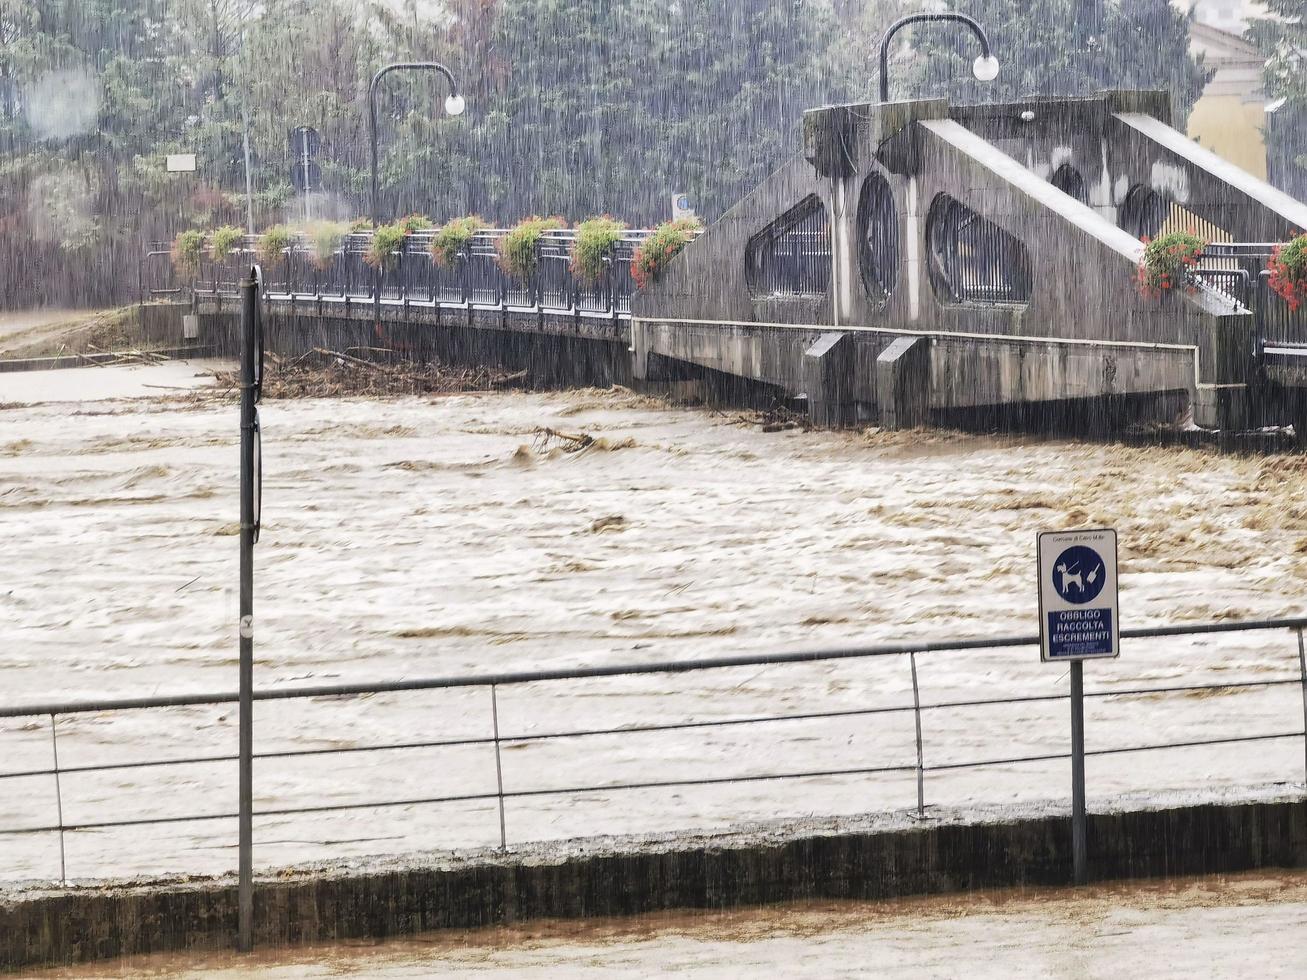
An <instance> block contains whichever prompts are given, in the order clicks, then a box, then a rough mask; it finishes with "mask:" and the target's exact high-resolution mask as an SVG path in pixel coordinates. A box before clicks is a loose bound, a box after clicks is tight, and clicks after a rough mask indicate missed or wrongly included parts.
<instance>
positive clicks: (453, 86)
mask: <svg viewBox="0 0 1307 980" xmlns="http://www.w3.org/2000/svg"><path fill="white" fill-rule="evenodd" d="M408 68H412V69H415V70H426V71H436V72H440V74H442V75H444V76H445V78H446V79H447V80H448V81H449V92H450V94H451V95H458V84H457V83H456V82H455V81H454V76H453V74H452V73H451V72H450V70H449V69H448V68H446V67H445V66H444V65H442V64H440V63H439V62H436V61H397V62H395V63H394V64H390V65H386V66H385V67H384V68H380V69H378V71H377V73H376V74H375V75H373V76H372V81H371V83H369V85H368V146H369V147H370V148H371V153H372V180H371V185H370V187H371V191H370V196H369V201H368V209H369V211H370V212H371V215H372V225H373V227H374V229H375V227H376V226H377V225H378V224H380V222H381V211H380V209H379V208H378V207H377V83H378V82H380V81H381V79H382V77H383V76H384V75H386V74H387V73H389V72H392V71H399V70H401V69H408ZM382 275H383V273H382V271H381V270H380V268H378V270H377V271H376V273H375V275H374V276H373V282H374V283H375V284H376V288H375V289H374V290H373V293H374V295H373V298H372V322H373V326H374V327H380V326H381V278H382Z"/></svg>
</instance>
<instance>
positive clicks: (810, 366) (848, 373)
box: [803, 333, 853, 429]
mask: <svg viewBox="0 0 1307 980" xmlns="http://www.w3.org/2000/svg"><path fill="white" fill-rule="evenodd" d="M803 390H804V391H805V392H806V393H807V395H808V418H809V420H810V421H811V422H812V424H813V425H814V426H817V427H818V428H825V429H835V428H839V427H840V426H842V425H847V424H848V423H849V422H851V421H852V420H853V341H852V340H850V339H849V337H848V335H847V334H843V333H824V334H822V335H821V336H820V337H819V338H818V339H817V342H816V343H815V344H813V345H812V346H811V347H809V348H808V349H807V350H806V351H804V352H803Z"/></svg>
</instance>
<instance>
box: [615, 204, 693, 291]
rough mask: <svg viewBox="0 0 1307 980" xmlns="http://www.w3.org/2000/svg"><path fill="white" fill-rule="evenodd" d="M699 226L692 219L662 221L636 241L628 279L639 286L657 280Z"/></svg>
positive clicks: (688, 242)
mask: <svg viewBox="0 0 1307 980" xmlns="http://www.w3.org/2000/svg"><path fill="white" fill-rule="evenodd" d="M701 227H702V225H700V224H699V222H698V221H697V220H696V219H694V218H681V219H680V220H678V221H665V222H663V223H662V224H661V225H659V226H658V227H657V228H655V229H654V230H653V233H652V234H651V235H650V236H649V237H648V238H646V239H645V240H644V241H643V242H641V243H640V247H639V248H637V249H636V250H635V254H634V255H633V256H631V278H632V279H634V280H635V284H636V285H637V286H639V287H640V288H641V289H644V287H645V286H647V285H649V283H651V282H653V281H654V280H655V279H657V278H658V277H659V276H660V275H661V274H662V271H663V269H665V268H666V267H667V263H668V262H670V261H672V259H674V258H676V256H677V255H679V254H680V252H681V249H683V248H685V246H686V245H688V244H690V242H692V241H694V236H695V235H697V234H698V233H699V229H700V228H701Z"/></svg>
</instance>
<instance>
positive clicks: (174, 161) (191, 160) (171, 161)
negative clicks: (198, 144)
mask: <svg viewBox="0 0 1307 980" xmlns="http://www.w3.org/2000/svg"><path fill="white" fill-rule="evenodd" d="M194 170H195V154H194V153H169V154H168V173H170V174H177V173H190V172H193V171H194Z"/></svg>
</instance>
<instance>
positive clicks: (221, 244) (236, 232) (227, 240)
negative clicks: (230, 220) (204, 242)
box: [209, 225, 245, 262]
mask: <svg viewBox="0 0 1307 980" xmlns="http://www.w3.org/2000/svg"><path fill="white" fill-rule="evenodd" d="M244 237H245V233H244V232H243V231H241V230H240V229H239V228H237V227H236V226H235V225H224V226H223V227H221V228H219V229H217V230H216V231H215V232H214V233H213V234H212V235H211V236H209V255H210V256H211V257H212V258H213V261H215V262H222V261H223V260H224V259H226V258H227V257H228V256H229V255H231V253H232V252H233V251H235V250H236V248H237V247H238V246H239V245H240V244H241V240H242V239H243V238H244Z"/></svg>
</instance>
